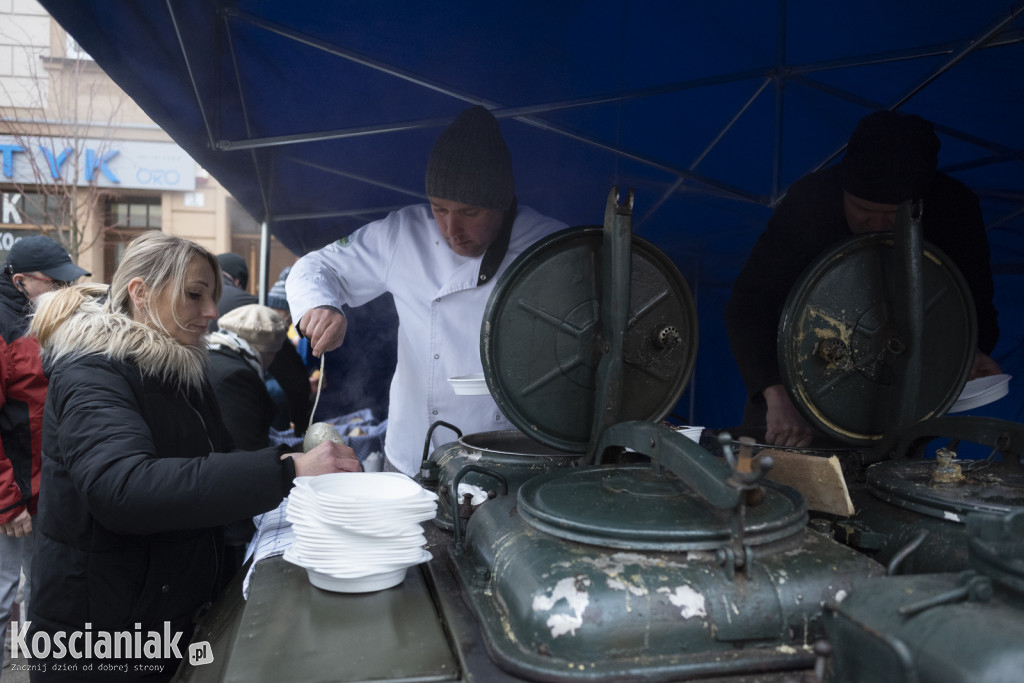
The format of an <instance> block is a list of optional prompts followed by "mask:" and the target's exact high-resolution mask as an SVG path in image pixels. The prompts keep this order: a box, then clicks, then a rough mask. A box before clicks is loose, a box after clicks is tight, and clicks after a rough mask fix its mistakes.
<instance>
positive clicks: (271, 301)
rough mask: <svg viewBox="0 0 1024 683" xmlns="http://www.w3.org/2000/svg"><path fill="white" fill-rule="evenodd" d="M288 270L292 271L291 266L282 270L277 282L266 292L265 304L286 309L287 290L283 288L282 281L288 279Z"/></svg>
mask: <svg viewBox="0 0 1024 683" xmlns="http://www.w3.org/2000/svg"><path fill="white" fill-rule="evenodd" d="M290 272H292V267H291V266H288V267H287V268H285V269H284V270H282V271H281V275H280V277H278V278H277V282H275V283H274V286H273V287H271V288H270V291H269V292H267V305H268V306H270V307H271V308H276V309H279V310H282V311H287V310H288V292H287V291H286V290H285V287H284V283H285V282H286V281H287V280H288V273H290Z"/></svg>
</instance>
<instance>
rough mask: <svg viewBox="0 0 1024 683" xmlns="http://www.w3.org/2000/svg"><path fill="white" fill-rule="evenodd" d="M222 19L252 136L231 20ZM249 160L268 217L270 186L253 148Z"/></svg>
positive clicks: (246, 124)
mask: <svg viewBox="0 0 1024 683" xmlns="http://www.w3.org/2000/svg"><path fill="white" fill-rule="evenodd" d="M223 19H224V36H225V38H226V39H227V43H228V55H229V56H230V57H231V70H232V73H234V75H235V87H236V88H237V89H238V102H239V108H240V109H241V111H242V122H243V124H244V125H245V134H246V136H248V137H252V122H251V120H250V118H249V107H248V106H247V105H246V97H245V88H243V87H242V72H241V69H239V68H238V52H237V51H236V50H235V41H234V34H233V33H232V31H231V22H230V21H228V16H227V14H225V15H224V16H223ZM249 159H250V161H252V170H253V173H254V174H256V187H258V188H259V191H260V204H261V205H262V206H263V215H264V216H266V217H269V216H270V215H271V214H270V199H269V197H270V188H269V187H267V181H266V180H264V178H263V173H262V170H261V169H260V164H259V157H258V156H257V153H256V150H253V151H252V152H251V153H250V155H249Z"/></svg>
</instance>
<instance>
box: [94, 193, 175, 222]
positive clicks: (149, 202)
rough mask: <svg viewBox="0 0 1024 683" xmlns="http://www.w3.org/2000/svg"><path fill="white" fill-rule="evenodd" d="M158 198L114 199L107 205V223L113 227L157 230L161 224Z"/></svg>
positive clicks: (160, 209)
mask: <svg viewBox="0 0 1024 683" xmlns="http://www.w3.org/2000/svg"><path fill="white" fill-rule="evenodd" d="M162 210H163V209H162V208H161V206H160V198H159V197H156V198H153V199H134V200H130V201H114V202H110V204H108V205H107V211H108V214H107V216H108V217H107V225H108V226H110V227H113V228H137V229H146V230H159V229H160V228H161V227H163V225H162V213H161V212H162Z"/></svg>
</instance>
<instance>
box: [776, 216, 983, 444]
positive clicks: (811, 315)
mask: <svg viewBox="0 0 1024 683" xmlns="http://www.w3.org/2000/svg"><path fill="white" fill-rule="evenodd" d="M919 268H920V277H921V288H922V292H921V295H922V297H923V304H922V305H923V311H921V316H920V321H919V324H920V326H921V329H920V330H919V334H913V332H912V331H908V327H907V325H908V323H907V321H906V319H901V317H900V316H901V315H904V316H905V315H906V308H907V305H906V302H905V300H904V299H905V298H906V297H907V296H908V294H907V291H906V288H905V285H904V280H905V277H906V273H905V271H906V265H905V264H904V263H903V259H902V254H901V253H900V252H899V250H898V249H897V248H896V247H895V245H894V241H893V238H892V236H890V235H887V234H885V233H882V234H874V235H862V236H860V237H856V238H854V239H852V240H849V241H847V242H845V243H843V244H841V245H839V246H838V247H836V248H835V249H834V250H832V251H831V252H829V253H828V254H826V255H824V256H822V257H821V258H820V259H819V260H818V261H817V262H816V263H815V264H814V265H813V266H812V267H811V268H810V269H808V271H807V272H806V273H805V274H804V275H803V277H802V278H801V281H800V282H799V283H798V284H797V286H796V287H795V288H794V289H793V292H792V293H791V295H790V297H789V300H788V301H787V303H786V306H785V309H784V311H783V315H782V319H781V321H780V324H779V339H778V342H779V367H780V369H781V370H782V373H783V379H784V381H785V383H786V386H787V388H788V389H789V390H790V393H791V395H792V396H793V399H794V402H795V403H796V405H797V407H798V408H799V409H800V411H801V412H802V413H803V414H804V416H805V417H806V418H807V419H808V420H810V422H811V423H812V424H814V425H816V426H817V427H819V428H820V429H821V430H822V431H824V432H825V433H826V434H828V435H830V436H832V437H835V438H838V439H840V440H842V441H844V442H846V443H852V444H858V445H866V446H871V445H878V444H880V443H882V442H883V440H886V439H891V438H895V437H897V436H898V435H899V434H900V433H901V431H902V430H903V429H906V428H907V427H909V426H910V425H912V424H914V423H916V422H919V421H921V420H925V419H928V418H932V417H938V416H940V415H943V414H944V413H945V412H946V410H948V409H949V407H950V406H951V405H953V403H954V402H955V401H956V398H957V396H959V394H960V391H961V390H962V389H963V386H964V384H965V383H966V381H967V376H968V373H969V372H970V369H971V363H972V362H973V359H974V353H975V349H976V339H977V322H976V321H975V316H974V304H973V301H972V299H971V295H970V290H969V289H968V287H967V284H966V282H965V281H964V279H963V276H961V275H960V273H959V271H957V270H956V267H955V266H954V265H953V264H952V262H951V261H950V260H949V259H948V258H947V257H946V256H945V255H943V254H942V253H941V252H939V251H938V250H937V249H935V248H934V247H932V246H930V245H927V244H925V245H924V251H923V258H922V259H921V260H920V262H919ZM915 339H920V343H919V345H915V343H914V340H915ZM918 375H919V376H918ZM911 378H916V379H917V380H918V381H917V382H915V383H913V384H914V386H912V387H908V386H906V385H907V383H908V382H909V380H910V379H911Z"/></svg>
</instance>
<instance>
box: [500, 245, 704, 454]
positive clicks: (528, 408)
mask: <svg viewBox="0 0 1024 683" xmlns="http://www.w3.org/2000/svg"><path fill="white" fill-rule="evenodd" d="M603 238H604V230H602V229H601V228H577V229H570V230H567V231H563V232H560V233H556V234H554V235H551V236H550V237H548V238H546V239H544V240H542V241H540V242H538V243H537V244H535V245H534V246H533V247H532V248H531V249H529V250H527V251H526V252H524V253H523V254H522V255H520V257H519V258H518V259H516V261H515V262H514V263H513V264H512V265H511V266H510V267H509V268H508V270H506V271H505V273H504V274H503V275H502V277H501V278H500V279H499V280H498V282H497V283H496V284H495V288H494V292H493V293H492V294H491V298H490V300H489V301H488V305H487V309H486V311H485V313H484V321H483V326H482V329H481V358H482V359H483V365H484V375H485V377H486V378H487V386H488V388H489V389H490V392H491V395H492V396H494V398H495V401H496V402H497V403H498V407H499V408H500V409H501V411H502V413H503V414H504V415H505V416H506V417H508V419H509V420H510V421H511V422H512V424H514V425H515V426H516V427H517V428H518V429H519V430H520V431H522V432H523V433H525V434H527V435H529V436H530V437H532V438H534V439H535V440H537V441H539V442H541V443H544V444H547V445H549V446H553V447H555V448H559V449H562V450H565V451H568V452H576V453H579V452H585V451H586V450H587V446H588V445H589V444H590V443H591V437H592V430H593V427H594V419H595V415H594V411H595V404H596V403H597V399H596V394H597V391H598V389H599V385H600V384H601V381H600V380H602V379H604V381H605V382H606V383H609V382H610V383H614V384H616V386H617V388H619V389H620V390H621V391H620V392H619V393H617V394H616V396H617V398H616V402H617V403H616V405H617V406H618V410H617V420H616V421H618V420H651V421H657V420H660V419H661V418H663V417H664V416H665V415H667V414H668V413H669V412H670V411H671V410H672V408H673V407H674V406H675V404H676V403H677V401H678V400H679V396H680V395H681V394H682V391H683V389H684V388H685V386H686V383H687V381H689V378H690V374H691V373H692V371H693V364H694V362H695V360H696V355H697V315H696V306H695V305H694V302H693V296H692V295H691V293H690V290H689V287H688V286H687V284H686V281H685V280H684V279H683V277H682V275H680V274H679V271H678V270H677V269H676V268H675V266H674V265H673V264H672V262H671V261H669V260H668V259H667V258H666V257H665V255H664V254H663V253H662V252H661V251H659V250H658V249H657V248H656V247H654V246H653V245H651V244H650V243H649V242H647V241H645V240H643V239H641V238H639V237H635V236H634V237H633V238H632V240H631V247H632V257H631V260H630V268H629V269H628V270H627V272H629V273H630V287H629V290H630V291H629V306H628V315H626V316H623V317H624V319H625V320H626V327H625V330H624V333H623V335H622V358H621V361H622V363H621V366H620V368H621V371H620V372H618V373H617V374H613V375H612V376H609V377H604V378H602V377H599V373H598V369H599V364H600V363H601V361H602V359H603V358H604V355H605V353H606V351H607V348H608V344H609V340H608V339H607V332H606V331H605V330H604V325H603V321H602V318H601V315H602V305H603V304H602V291H603V286H602V251H603V249H604V246H603ZM601 406H602V408H601V409H602V410H604V409H605V407H606V406H605V404H604V403H601Z"/></svg>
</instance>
